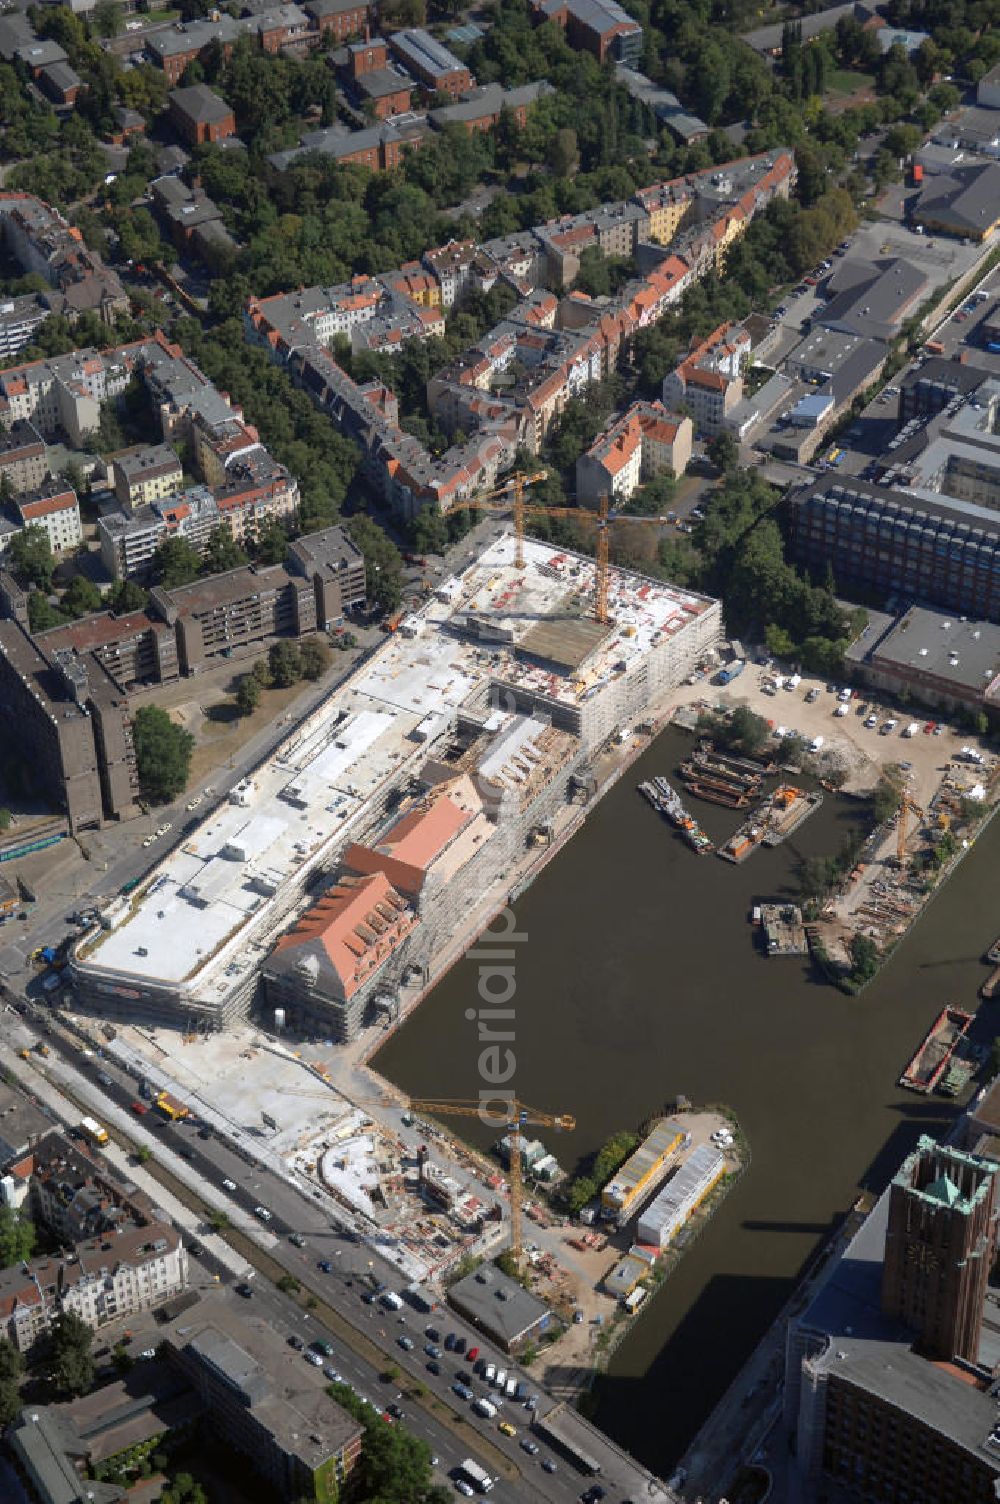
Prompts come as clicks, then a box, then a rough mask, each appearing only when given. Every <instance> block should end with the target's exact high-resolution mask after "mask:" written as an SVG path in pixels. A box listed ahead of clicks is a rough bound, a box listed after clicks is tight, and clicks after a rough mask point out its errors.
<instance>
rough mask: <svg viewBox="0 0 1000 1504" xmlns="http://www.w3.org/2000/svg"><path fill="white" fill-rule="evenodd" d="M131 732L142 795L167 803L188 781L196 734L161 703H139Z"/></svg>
mask: <svg viewBox="0 0 1000 1504" xmlns="http://www.w3.org/2000/svg"><path fill="white" fill-rule="evenodd" d="M132 731H133V740H134V744H135V758H136V764H137V766H138V770H139V784H140V787H141V788H142V791H143V794H144V795H145V797H146V798H147V799H150V800H152V801H153V802H154V803H168V802H169V801H170V800H171V799H175V798H176V797H177V795H178V794H179V793H180V792H181V790H182V789H183V788H184V787H185V785H186V784H187V780H188V772H189V771H190V768H191V753H192V750H193V748H194V737H193V736H192V735H191V733H190V731H185V730H184V729H183V727H181V726H175V725H174V723H173V721H172V720H171V719H170V717H169V715H168V714H167V712H166V711H165V710H161V709H160V707H159V706H158V705H142V706H140V708H139V709H138V710H137V711H136V713H135V716H134V717H133V721H132Z"/></svg>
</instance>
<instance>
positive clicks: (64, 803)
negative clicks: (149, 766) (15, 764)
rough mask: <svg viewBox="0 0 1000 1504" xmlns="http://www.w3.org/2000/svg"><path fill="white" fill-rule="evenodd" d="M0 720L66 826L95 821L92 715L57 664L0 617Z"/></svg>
mask: <svg viewBox="0 0 1000 1504" xmlns="http://www.w3.org/2000/svg"><path fill="white" fill-rule="evenodd" d="M0 721H2V722H3V724H4V725H7V726H16V727H17V733H18V734H17V753H18V755H19V756H20V757H22V758H23V759H24V762H25V765H26V770H27V771H28V772H29V774H30V777H31V779H32V781H33V783H34V785H35V787H36V788H37V789H38V790H39V792H40V793H41V794H43V795H44V796H45V797H46V798H47V799H48V800H49V801H50V803H51V804H52V805H53V807H54V808H55V809H59V810H62V811H64V813H65V814H66V817H67V819H68V820H69V823H70V829H71V830H74V831H76V830H82V829H85V828H86V827H87V826H93V825H100V823H101V821H102V819H103V817H104V810H103V800H102V796H101V780H100V774H99V771H98V763H97V749H96V746H95V743H94V730H93V721H92V718H91V717H90V716H89V715H88V714H87V711H86V709H85V707H84V706H82V705H80V704H78V703H77V700H76V697H75V694H74V693H73V692H72V690H71V688H70V686H69V684H68V683H67V682H66V680H65V678H64V677H63V675H62V674H61V673H60V672H59V671H58V669H57V667H56V666H55V665H54V663H52V662H51V661H50V660H49V659H48V658H47V657H45V656H44V655H43V654H42V653H41V652H40V651H39V649H38V647H37V646H36V645H35V644H34V643H33V642H32V640H31V638H30V637H29V635H28V633H27V632H26V631H25V630H24V628H23V627H21V626H19V625H18V623H17V622H14V621H0Z"/></svg>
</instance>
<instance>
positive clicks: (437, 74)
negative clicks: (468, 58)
mask: <svg viewBox="0 0 1000 1504" xmlns="http://www.w3.org/2000/svg"><path fill="white" fill-rule="evenodd" d="M389 46H390V48H391V49H392V52H393V55H394V56H395V57H396V58H397V59H398V60H399V62H401V63H402V65H403V67H404V68H405V69H406V71H407V72H408V73H410V74H411V75H412V76H413V77H414V78H415V79H417V81H418V82H419V83H421V84H423V86H424V88H425V89H431V90H433V91H434V92H435V93H439V94H450V95H451V96H452V98H453V99H458V98H459V97H460V95H462V94H464V93H465V92H466V90H467V89H471V88H472V86H473V84H474V83H475V79H474V78H473V77H472V74H471V73H470V72H469V70H468V68H467V67H466V66H465V64H464V63H463V62H462V61H461V59H460V58H457V57H456V56H455V54H454V53H453V52H449V50H448V48H447V47H445V46H443V44H442V43H441V42H438V41H436V40H435V38H434V37H432V36H431V34H430V32H428V31H424V30H423V28H422V27H414V28H412V29H410V30H407V31H396V32H393V34H392V36H391V37H390V38H389Z"/></svg>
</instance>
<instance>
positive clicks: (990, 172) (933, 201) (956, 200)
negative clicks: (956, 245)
mask: <svg viewBox="0 0 1000 1504" xmlns="http://www.w3.org/2000/svg"><path fill="white" fill-rule="evenodd" d="M998 217H1000V163H997V162H988V163H985V164H984V165H982V166H972V167H956V168H955V170H954V171H953V172H950V173H942V174H941V175H940V176H939V177H932V178H928V179H927V181H926V182H925V183H924V186H923V189H922V191H921V194H920V198H919V201H918V203H917V206H916V208H915V209H914V210H913V218H914V220H915V221H916V222H917V224H920V223H922V222H924V221H934V220H943V221H947V222H948V223H949V224H952V225H954V226H956V227H957V228H960V229H967V230H969V231H970V232H973V233H975V234H982V232H983V230H984V229H985V228H987V227H988V226H989V225H991V224H992V223H993V222H994V220H996V219H997V218H998Z"/></svg>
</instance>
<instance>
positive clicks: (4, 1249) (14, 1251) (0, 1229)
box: [0, 1206, 35, 1269]
mask: <svg viewBox="0 0 1000 1504" xmlns="http://www.w3.org/2000/svg"><path fill="white" fill-rule="evenodd" d="M34 1246H35V1224H34V1223H33V1222H30V1221H29V1220H28V1218H27V1217H23V1216H22V1215H21V1213H20V1212H18V1211H15V1210H14V1208H13V1207H12V1206H0V1269H9V1268H10V1266H11V1264H20V1263H21V1262H22V1261H23V1260H24V1259H30V1257H31V1254H32V1250H33V1249H34Z"/></svg>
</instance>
